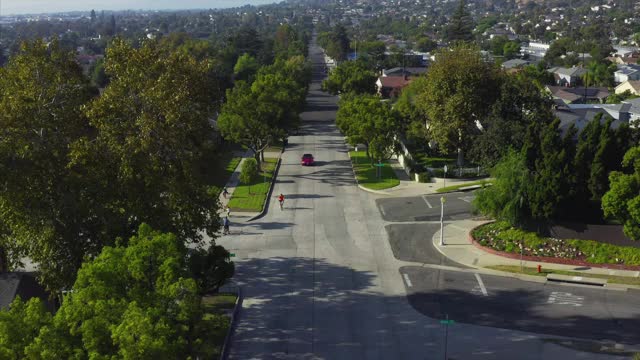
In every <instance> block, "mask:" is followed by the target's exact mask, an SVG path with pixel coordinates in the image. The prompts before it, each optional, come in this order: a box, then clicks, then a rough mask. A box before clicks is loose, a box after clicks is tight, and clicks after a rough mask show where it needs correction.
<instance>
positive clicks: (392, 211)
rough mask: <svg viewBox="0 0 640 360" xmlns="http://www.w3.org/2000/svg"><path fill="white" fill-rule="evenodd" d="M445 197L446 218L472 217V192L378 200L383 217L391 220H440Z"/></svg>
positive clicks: (460, 218) (461, 218)
mask: <svg viewBox="0 0 640 360" xmlns="http://www.w3.org/2000/svg"><path fill="white" fill-rule="evenodd" d="M442 197H444V198H445V203H444V220H445V221H446V220H463V219H470V218H471V217H472V215H471V201H472V200H473V198H474V194H473V193H472V192H460V193H447V194H442V195H440V194H433V195H423V196H413V197H399V198H383V199H378V200H376V204H377V205H378V208H379V209H380V213H381V214H382V217H383V219H385V220H386V221H391V222H402V221H440V211H441V200H440V199H441V198H442Z"/></svg>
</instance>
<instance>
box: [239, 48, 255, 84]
mask: <svg viewBox="0 0 640 360" xmlns="http://www.w3.org/2000/svg"><path fill="white" fill-rule="evenodd" d="M259 68H260V65H259V64H258V61H256V59H255V58H254V57H252V56H251V55H249V54H243V55H242V56H240V57H239V58H238V61H237V62H236V65H235V66H234V67H233V74H234V75H235V79H236V80H243V81H247V82H248V83H251V82H252V81H253V78H254V76H255V74H256V73H257V72H258V69H259Z"/></svg>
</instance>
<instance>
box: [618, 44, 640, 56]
mask: <svg viewBox="0 0 640 360" xmlns="http://www.w3.org/2000/svg"><path fill="white" fill-rule="evenodd" d="M613 48H614V50H615V51H616V52H615V53H614V54H613V56H615V57H620V58H624V57H629V56H632V55H633V54H634V53H637V52H638V51H639V50H640V49H638V48H637V47H629V46H617V45H616V46H614V47H613Z"/></svg>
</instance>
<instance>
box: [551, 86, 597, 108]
mask: <svg viewBox="0 0 640 360" xmlns="http://www.w3.org/2000/svg"><path fill="white" fill-rule="evenodd" d="M546 88H547V91H549V92H550V93H551V96H553V98H554V99H559V100H562V101H563V102H564V103H565V104H584V103H589V102H598V103H604V102H605V100H606V99H607V97H608V96H609V90H608V89H607V88H606V87H572V88H569V87H564V86H550V85H547V87H546Z"/></svg>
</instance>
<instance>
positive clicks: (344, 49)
mask: <svg viewBox="0 0 640 360" xmlns="http://www.w3.org/2000/svg"><path fill="white" fill-rule="evenodd" d="M350 43H351V42H350V40H349V36H348V35H347V30H346V29H345V27H344V26H343V25H341V24H338V25H336V26H335V27H334V28H333V29H332V30H331V32H330V33H328V34H327V35H324V40H322V42H321V43H320V45H321V46H322V47H323V48H324V51H325V52H326V53H327V55H329V57H331V58H332V59H334V60H335V61H338V62H341V61H344V60H346V59H347V54H348V52H349V49H350V47H349V45H350Z"/></svg>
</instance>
